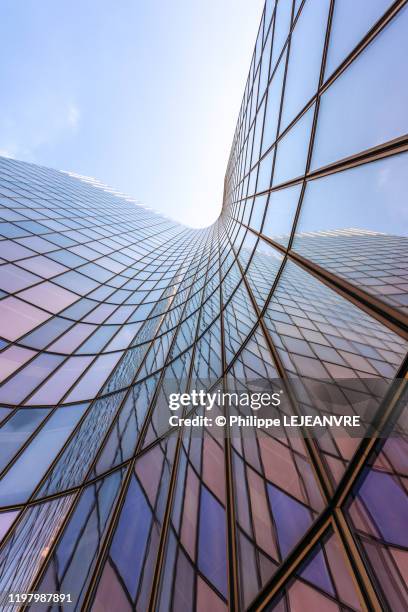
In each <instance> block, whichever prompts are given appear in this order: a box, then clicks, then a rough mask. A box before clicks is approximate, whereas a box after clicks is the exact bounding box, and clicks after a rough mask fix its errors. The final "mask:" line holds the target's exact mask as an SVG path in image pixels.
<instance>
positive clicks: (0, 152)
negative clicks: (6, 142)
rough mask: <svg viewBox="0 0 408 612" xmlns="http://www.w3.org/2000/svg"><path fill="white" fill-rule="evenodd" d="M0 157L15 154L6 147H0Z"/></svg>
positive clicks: (12, 157) (13, 156)
mask: <svg viewBox="0 0 408 612" xmlns="http://www.w3.org/2000/svg"><path fill="white" fill-rule="evenodd" d="M0 157H9V158H10V159H15V158H16V156H15V154H14V153H12V152H11V151H9V150H8V149H0Z"/></svg>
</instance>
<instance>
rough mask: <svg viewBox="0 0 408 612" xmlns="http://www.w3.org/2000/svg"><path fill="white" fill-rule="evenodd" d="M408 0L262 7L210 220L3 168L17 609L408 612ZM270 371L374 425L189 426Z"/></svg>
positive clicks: (6, 449) (16, 166)
mask: <svg viewBox="0 0 408 612" xmlns="http://www.w3.org/2000/svg"><path fill="white" fill-rule="evenodd" d="M405 5H406V2H405V1H396V2H391V1H389V0H375V1H374V0H373V1H371V0H370V2H368V1H367V2H362V1H360V2H358V1H355V0H334V1H333V0H306V1H303V2H300V1H299V0H294V1H293V2H292V0H279V1H277V2H275V0H268V1H267V2H266V5H265V7H264V11H263V15H262V20H261V24H260V28H259V33H258V36H257V40H256V45H255V50H254V53H253V58H252V62H251V67H250V71H249V76H248V80H247V84H246V88H245V92H244V96H243V101H242V105H241V110H240V113H239V117H238V122H237V127H236V132H235V135H234V139H233V144H232V148H231V154H230V159H229V161H228V166H227V170H226V174H225V184H224V200H223V206H222V211H221V214H220V217H219V219H218V220H217V221H216V222H215V223H214V224H213V225H212V226H211V227H208V228H206V229H202V230H194V229H189V228H187V227H184V226H182V225H179V224H177V223H175V222H173V221H171V220H169V219H167V218H164V217H163V216H161V215H159V214H157V213H155V212H154V211H151V210H149V209H148V208H145V207H143V206H141V205H139V204H137V202H135V200H133V199H132V198H130V197H128V196H126V195H124V194H121V193H118V192H115V191H114V190H112V189H110V188H108V187H107V186H105V185H103V184H102V183H99V182H98V181H96V180H93V179H89V178H87V177H83V176H77V175H73V174H69V173H65V172H60V171H57V170H51V169H48V168H44V167H40V166H36V165H33V164H28V163H24V162H19V161H16V160H12V159H5V158H0V207H1V208H0V236H1V240H0V265H1V272H0V278H1V284H0V289H1V291H0V337H1V340H0V349H1V356H0V367H1V370H0V371H1V381H2V384H1V387H0V506H1V511H0V536H1V538H2V539H1V548H0V592H1V594H2V597H3V600H4V602H5V603H4V604H3V606H4V607H3V609H5V610H7V609H13V606H12V605H11V604H10V603H7V601H8V600H7V599H4V597H5V594H7V593H10V592H12V593H30V592H36V593H45V594H46V593H64V594H69V596H70V599H71V600H72V603H69V602H68V601H67V600H66V601H65V602H62V603H61V602H60V603H53V600H52V599H51V601H50V602H49V603H47V602H44V601H43V602H40V604H36V607H38V606H40V608H41V609H44V610H47V609H53V610H57V609H63V610H65V609H67V610H69V609H76V610H95V611H98V612H99V611H100V612H102V611H112V610H115V611H117V612H128V611H129V612H130V611H132V610H137V611H141V612H143V611H146V610H150V609H152V610H160V611H163V612H164V611H167V610H173V611H175V612H179V611H190V610H199V611H207V610H212V611H213V612H222V611H225V610H227V609H231V610H246V609H251V610H274V611H279V612H289V611H290V612H306V611H307V612H312V611H313V612H314V611H322V612H332V611H333V612H335V611H339V612H340V611H341V612H346V611H347V612H350V611H354V612H356V611H360V610H361V611H362V610H389V611H392V612H399V611H401V612H402V611H403V610H406V609H407V608H408V591H407V586H406V584H407V575H408V570H407V567H408V552H407V547H408V535H407V534H408V530H407V521H408V500H407V492H406V491H407V482H408V481H407V476H408V467H407V456H408V452H407V436H406V412H404V409H405V406H406V397H405V388H404V377H406V372H407V363H408V362H407V357H406V355H407V346H408V326H407V306H408V265H407V254H408V240H407V237H406V236H407V230H408V217H407V203H406V197H407V196H406V193H407V191H408V189H407V183H408V172H407V156H408V154H407V149H408V137H407V131H408V130H407V123H408V119H407V113H406V109H407V108H408V86H407V80H406V79H405V78H404V74H405V70H406V65H405V64H406V58H407V57H408V36H407V32H408V9H407V8H406V6H405ZM259 380H265V381H273V380H275V381H276V380H279V381H281V383H280V384H282V385H284V386H285V389H286V390H287V392H288V394H289V397H290V406H291V410H293V414H302V413H303V412H304V411H307V410H308V411H313V410H315V409H317V408H318V407H319V406H318V404H321V403H322V402H323V403H324V401H325V398H324V397H319V396H318V395H314V394H313V393H311V392H310V389H312V388H313V384H315V383H317V382H318V381H325V385H327V386H328V387H330V388H333V389H335V390H336V393H338V394H339V397H341V403H342V406H343V408H344V410H346V411H347V414H352V413H353V410H354V407H355V405H356V403H358V402H359V401H360V400H361V398H365V397H367V396H370V398H371V403H370V411H371V412H370V415H369V417H370V420H372V422H373V423H374V424H375V433H373V435H371V436H369V437H365V438H364V437H363V438H362V439H359V438H354V437H352V436H350V435H348V434H347V432H343V433H344V435H342V436H335V435H333V433H332V432H331V430H330V429H329V428H327V429H325V430H324V431H323V433H322V435H320V436H319V437H318V438H312V437H308V436H302V435H300V436H292V435H290V434H289V433H285V432H282V431H281V432H279V435H275V434H274V433H273V432H272V431H269V430H268V431H258V430H257V429H256V428H252V429H250V430H247V431H246V432H245V433H244V432H243V431H241V430H238V429H237V430H236V431H229V432H228V435H225V436H216V435H214V432H213V430H212V429H211V428H209V427H208V428H207V427H204V426H203V427H202V428H201V429H200V428H198V430H197V429H196V430H195V431H194V432H193V431H192V430H191V429H188V428H185V429H182V428H178V429H177V431H174V430H170V429H169V426H168V415H169V406H168V393H169V391H170V390H174V389H175V388H176V389H177V390H179V391H180V392H183V391H186V390H189V389H200V388H201V389H203V388H205V389H209V388H210V387H214V388H215V387H217V385H218V386H222V388H223V389H226V390H229V391H232V390H235V389H237V388H251V384H253V383H254V381H257V382H259ZM373 381H374V382H376V383H377V382H378V383H381V385H379V387H378V389H377V391H376V392H375V393H374V392H373V390H372V385H371V384H369V383H372V382H373ZM376 388H377V387H376ZM166 419H167V421H166ZM16 605H17V607H24V605H26V607H27V608H30V607H32V605H31V604H24V602H23V603H20V604H16ZM14 609H15V608H14ZM34 609H35V608H34Z"/></svg>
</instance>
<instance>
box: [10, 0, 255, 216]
mask: <svg viewBox="0 0 408 612" xmlns="http://www.w3.org/2000/svg"><path fill="white" fill-rule="evenodd" d="M262 7H263V0H173V1H171V2H169V1H168V0H120V1H119V2H118V1H114V0H57V1H56V0H41V1H39V0H3V2H2V3H1V8H0V15H1V19H0V36H1V41H2V43H1V47H2V57H3V60H2V62H1V65H0V152H1V154H6V155H9V156H13V157H15V158H17V159H22V160H26V161H32V162H34V163H37V164H43V165H46V166H51V167H54V168H58V169H61V170H70V171H73V172H77V173H80V174H85V175H89V176H94V177H96V178H98V179H100V180H102V181H104V182H105V183H108V184H110V185H111V186H113V187H115V188H117V189H120V190H122V191H124V192H126V193H129V194H130V195H132V196H134V197H135V198H137V199H138V200H140V201H141V202H143V203H144V204H146V205H148V206H151V207H153V208H155V209H157V210H160V211H162V212H164V213H165V214H167V215H169V216H172V217H173V218H175V219H177V220H180V221H182V222H184V223H187V224H189V225H192V226H194V227H203V226H206V225H208V224H209V223H211V222H212V221H213V220H214V219H215V218H216V216H217V215H218V213H219V210H220V206H221V200H222V189H223V178H224V172H225V169H226V164H227V160H228V154H229V149H230V145H231V141H232V137H233V132H234V128H235V123H236V119H237V115H238V111H239V106H240V103H241V97H242V94H243V90H244V85H245V80H246V76H247V72H248V69H249V63H250V59H251V54H252V49H253V45H254V42H255V38H256V33H257V28H258V24H259V21H260V17H261V13H262Z"/></svg>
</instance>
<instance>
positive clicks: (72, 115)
mask: <svg viewBox="0 0 408 612" xmlns="http://www.w3.org/2000/svg"><path fill="white" fill-rule="evenodd" d="M67 118H68V124H69V125H70V126H71V128H72V129H73V130H76V129H77V127H78V123H79V118H80V112H79V108H78V107H77V105H76V104H73V103H71V104H70V105H69V106H68V116H67Z"/></svg>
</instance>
